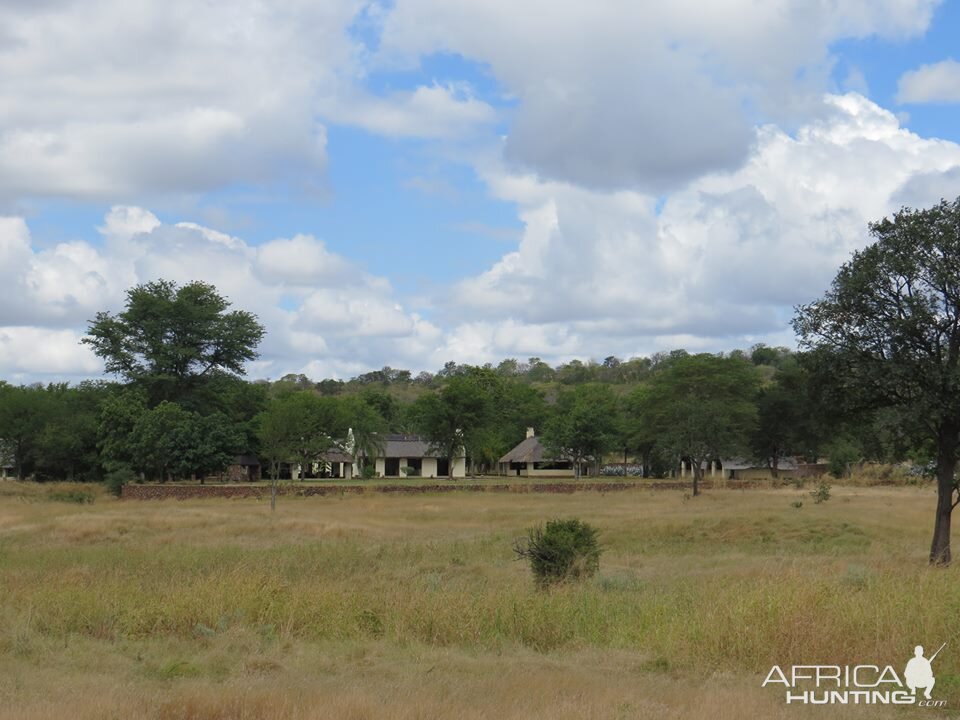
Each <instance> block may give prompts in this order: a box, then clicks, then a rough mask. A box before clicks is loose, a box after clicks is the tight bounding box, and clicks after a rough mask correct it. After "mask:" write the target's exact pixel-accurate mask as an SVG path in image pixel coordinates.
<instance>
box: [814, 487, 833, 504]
mask: <svg viewBox="0 0 960 720" xmlns="http://www.w3.org/2000/svg"><path fill="white" fill-rule="evenodd" d="M810 497H812V498H813V501H814V502H815V503H817V504H818V505H819V504H820V503H822V502H826V501H827V500H829V499H830V486H829V485H828V484H827V483H825V482H822V483H820V485H819V487H817V489H816V490H811V491H810Z"/></svg>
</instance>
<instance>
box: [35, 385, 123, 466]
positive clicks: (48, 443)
mask: <svg viewBox="0 0 960 720" xmlns="http://www.w3.org/2000/svg"><path fill="white" fill-rule="evenodd" d="M38 392H42V393H43V394H44V395H45V396H46V397H45V400H44V402H43V405H44V407H45V412H44V422H43V430H42V431H41V432H40V434H39V436H38V437H37V438H36V467H37V471H38V472H37V474H38V476H40V477H44V478H56V479H61V480H68V481H73V480H81V481H89V480H97V479H100V477H101V476H102V472H101V467H100V458H99V457H98V456H97V424H98V415H99V411H100V402H101V400H102V399H103V397H104V395H105V393H106V387H105V385H104V384H102V383H91V382H84V383H81V384H80V385H79V386H77V387H69V386H68V385H67V384H66V383H57V384H51V385H48V386H47V388H46V390H43V391H38Z"/></svg>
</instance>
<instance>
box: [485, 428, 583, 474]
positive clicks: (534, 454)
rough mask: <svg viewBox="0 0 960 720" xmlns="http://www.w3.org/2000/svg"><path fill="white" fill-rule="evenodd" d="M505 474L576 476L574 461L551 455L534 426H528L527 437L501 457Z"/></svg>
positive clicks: (501, 464)
mask: <svg viewBox="0 0 960 720" xmlns="http://www.w3.org/2000/svg"><path fill="white" fill-rule="evenodd" d="M500 472H501V474H503V475H519V476H521V477H574V475H575V472H574V467H573V461H572V460H570V459H569V458H567V459H563V458H553V457H549V456H548V455H547V453H546V452H545V449H544V447H543V443H542V442H540V438H538V437H537V436H536V433H535V432H534V430H533V428H527V437H526V438H524V439H523V441H522V442H521V443H520V444H519V445H517V446H516V447H515V448H513V450H511V451H510V452H508V453H507V454H506V455H504V456H503V457H502V458H500Z"/></svg>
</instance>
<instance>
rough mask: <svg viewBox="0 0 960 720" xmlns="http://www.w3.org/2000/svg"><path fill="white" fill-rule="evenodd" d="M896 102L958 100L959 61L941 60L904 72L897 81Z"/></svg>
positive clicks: (959, 98) (959, 95)
mask: <svg viewBox="0 0 960 720" xmlns="http://www.w3.org/2000/svg"><path fill="white" fill-rule="evenodd" d="M897 102H900V103H934V102H943V103H956V102H960V62H957V61H956V60H953V59H948V60H942V61H941V62H938V63H933V64H932V65H921V66H920V67H919V68H917V69H916V70H910V71H908V72H905V73H904V74H903V75H902V76H901V77H900V81H899V82H898V83H897Z"/></svg>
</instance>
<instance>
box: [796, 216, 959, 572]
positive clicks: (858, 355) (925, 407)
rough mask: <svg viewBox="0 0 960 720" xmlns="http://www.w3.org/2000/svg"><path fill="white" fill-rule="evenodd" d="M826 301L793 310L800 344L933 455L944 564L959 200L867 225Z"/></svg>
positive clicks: (954, 439)
mask: <svg viewBox="0 0 960 720" xmlns="http://www.w3.org/2000/svg"><path fill="white" fill-rule="evenodd" d="M870 233H871V235H872V236H873V237H874V239H875V240H874V242H873V244H871V245H869V246H868V247H866V248H864V249H863V250H861V251H858V252H856V253H854V254H853V257H852V258H851V259H850V261H848V262H847V263H845V264H844V265H843V266H842V267H841V268H840V270H839V272H838V273H837V276H836V278H834V280H833V284H832V285H831V287H830V289H829V290H828V291H827V293H826V294H825V295H824V296H823V297H822V298H821V299H820V300H817V301H816V302H813V303H811V304H809V305H803V306H800V307H799V308H797V315H796V317H795V319H794V329H795V330H796V332H797V334H798V336H799V337H800V341H801V343H802V344H803V345H804V346H805V347H808V348H816V349H819V350H821V351H823V352H824V353H826V354H828V355H829V357H830V358H832V362H833V373H832V376H833V377H834V378H835V381H836V382H837V383H839V384H842V386H843V388H844V390H845V392H846V394H847V395H848V396H850V397H852V398H853V399H854V403H853V404H856V405H860V406H862V407H896V408H898V409H899V410H900V411H901V413H903V415H904V417H905V419H906V420H907V421H908V424H910V425H916V426H918V427H922V428H923V429H924V431H925V434H926V437H927V438H928V439H929V440H930V441H932V442H933V444H934V446H935V447H936V456H937V508H936V515H935V520H934V530H933V540H932V542H931V545H930V562H931V564H934V565H946V564H948V563H949V562H950V560H951V553H950V523H951V514H952V511H953V508H954V507H955V506H956V505H957V503H958V502H960V498H957V497H956V495H957V490H958V488H957V481H956V465H957V453H958V445H960V198H957V199H956V200H953V201H950V202H947V201H942V202H940V203H939V204H938V205H935V206H934V207H931V208H928V209H925V210H914V209H910V208H904V209H903V210H901V211H900V212H898V213H896V214H894V215H893V217H892V218H884V219H883V220H881V221H879V222H876V223H872V224H871V225H870Z"/></svg>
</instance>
